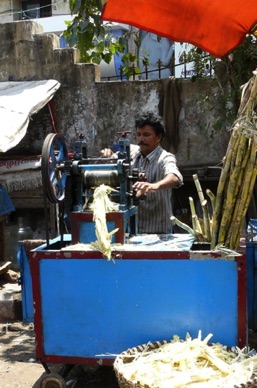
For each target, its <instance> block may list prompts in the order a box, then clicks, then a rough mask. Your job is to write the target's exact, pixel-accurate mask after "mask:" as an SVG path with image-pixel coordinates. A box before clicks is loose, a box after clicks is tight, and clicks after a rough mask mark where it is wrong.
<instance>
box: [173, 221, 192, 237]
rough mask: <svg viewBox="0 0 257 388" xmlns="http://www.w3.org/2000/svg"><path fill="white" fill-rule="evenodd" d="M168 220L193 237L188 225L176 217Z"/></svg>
mask: <svg viewBox="0 0 257 388" xmlns="http://www.w3.org/2000/svg"><path fill="white" fill-rule="evenodd" d="M170 220H171V221H172V222H175V224H176V225H178V226H179V227H180V228H182V229H184V230H186V231H187V232H188V233H190V234H192V235H193V236H195V232H194V230H193V229H192V228H190V226H189V225H187V224H185V223H184V222H182V221H180V220H179V219H178V218H177V217H175V216H171V217H170Z"/></svg>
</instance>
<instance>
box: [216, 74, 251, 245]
mask: <svg viewBox="0 0 257 388" xmlns="http://www.w3.org/2000/svg"><path fill="white" fill-rule="evenodd" d="M256 74H257V73H256V72H254V76H253V77H252V78H251V79H250V80H249V81H248V83H247V84H245V85H244V86H243V90H242V97H241V104H240V108H239V111H238V118H237V120H236V121H235V123H234V125H233V127H232V133H231V137H230V141H229V144H228V148H227V152H226V155H225V159H224V164H223V168H222V171H221V176H220V179H219V183H218V188H217V194H216V201H215V207H214V214H213V225H212V240H211V248H212V249H213V248H215V247H216V246H220V245H223V246H224V247H226V248H228V249H231V250H237V249H238V246H239V243H240V237H241V235H242V229H243V224H244V220H245V216H246V212H247V209H248V207H249V203H250V200H251V197H252V193H253V188H254V184H255V180H256V174H257V158H256V152H257V126H256V119H257V117H256V113H255V108H256V105H257V78H256Z"/></svg>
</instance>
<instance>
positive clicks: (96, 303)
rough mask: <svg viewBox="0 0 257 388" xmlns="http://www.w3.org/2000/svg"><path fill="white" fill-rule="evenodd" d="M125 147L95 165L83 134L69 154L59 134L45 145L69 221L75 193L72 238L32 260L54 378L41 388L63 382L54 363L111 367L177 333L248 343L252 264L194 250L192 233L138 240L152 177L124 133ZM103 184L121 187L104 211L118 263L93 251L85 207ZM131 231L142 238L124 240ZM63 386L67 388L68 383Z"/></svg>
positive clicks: (40, 326)
mask: <svg viewBox="0 0 257 388" xmlns="http://www.w3.org/2000/svg"><path fill="white" fill-rule="evenodd" d="M119 149H120V150H119V152H118V158H117V159H105V160H103V159H101V158H96V159H93V158H88V156H87V147H86V144H85V142H84V139H83V138H82V137H81V138H80V139H78V140H77V142H76V147H75V152H74V154H72V155H71V157H70V156H69V155H68V152H67V150H66V146H65V142H64V140H63V138H62V137H61V136H60V135H58V134H49V135H48V136H47V137H46V140H45V142H44V146H43V150H42V177H43V189H44V194H45V195H44V198H46V200H47V199H49V200H50V201H51V202H53V203H59V207H62V206H63V208H64V210H63V212H62V211H61V213H63V214H62V217H63V219H64V218H65V217H64V215H65V214H66V209H65V206H67V203H66V199H67V197H69V195H70V194H69V191H70V192H72V194H73V196H72V198H73V200H72V210H71V212H70V220H71V234H70V233H68V234H65V233H63V234H62V233H61V234H60V235H59V236H58V237H56V238H54V239H53V240H51V242H50V244H49V241H47V243H46V244H43V245H41V246H39V247H37V248H35V249H33V250H31V251H30V254H29V256H30V259H29V263H30V271H31V279H32V288H33V307H32V309H33V313H34V327H35V335H36V357H37V359H38V360H40V361H41V362H42V364H43V366H44V367H45V369H46V371H47V375H46V377H45V379H46V380H44V383H45V385H42V386H43V387H46V382H47V383H49V382H53V381H54V382H56V379H57V377H56V375H54V376H52V375H51V373H50V371H49V368H48V366H47V364H48V363H57V364H66V365H74V364H83V363H86V364H95V363H98V364H99V365H103V364H106V365H110V364H112V362H113V359H114V357H115V355H116V354H119V353H121V352H122V351H124V350H126V349H128V348H131V347H133V346H137V345H140V344H145V343H149V341H152V342H153V341H158V340H163V339H170V338H171V336H172V335H174V334H176V335H179V336H180V337H181V338H184V337H185V335H186V333H187V332H189V333H190V334H191V336H193V337H196V336H197V335H198V332H199V330H201V331H202V333H203V336H207V335H208V334H209V333H213V334H214V337H213V341H214V342H220V343H223V344H226V345H228V346H235V345H239V346H244V345H245V344H246V342H247V327H246V264H245V257H244V256H237V255H236V256H235V257H229V258H228V257H227V255H225V254H223V253H222V252H211V251H208V252H198V251H192V250H191V248H190V247H191V244H192V239H191V237H192V236H190V235H189V234H186V235H183V234H177V235H176V234H175V235H172V234H171V235H160V236H159V235H140V234H139V235H136V234H137V203H138V201H139V199H138V198H136V195H135V193H134V192H133V190H132V186H133V182H134V181H136V180H138V179H141V178H142V179H145V177H141V176H139V174H138V171H137V170H135V171H131V165H130V152H129V141H128V139H127V137H126V134H121V138H120V140H119ZM99 184H107V185H109V186H111V187H113V188H115V190H116V191H115V192H113V194H112V200H113V201H114V202H116V203H118V205H119V210H118V211H117V212H113V214H112V212H111V213H110V214H109V213H107V227H108V230H112V229H114V228H117V227H118V228H119V232H120V234H118V233H119V232H118V233H116V234H115V237H116V242H120V244H117V246H116V247H115V249H113V255H112V260H106V259H105V258H103V255H102V253H101V252H100V251H98V250H96V249H93V248H92V247H91V244H87V243H92V242H94V241H95V239H96V238H95V235H94V236H93V233H94V223H93V218H92V211H89V210H87V208H86V207H85V203H86V202H87V201H88V200H91V199H92V192H93V189H94V187H96V186H97V185H99ZM68 210H69V209H68ZM67 213H69V212H68V211H67ZM108 217H110V218H108ZM62 224H64V222H62ZM127 234H128V235H130V236H131V235H133V234H135V236H132V237H129V238H128V240H127ZM62 236H63V241H62ZM132 241H133V242H132ZM71 242H73V243H74V244H71ZM124 242H125V243H124ZM77 243H78V244H77ZM80 243H85V244H86V245H84V244H80ZM58 384H59V385H55V386H56V387H61V388H64V387H65V386H66V385H65V382H64V381H63V379H62V378H61V377H60V378H59V379H58Z"/></svg>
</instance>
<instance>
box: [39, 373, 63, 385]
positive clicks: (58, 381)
mask: <svg viewBox="0 0 257 388" xmlns="http://www.w3.org/2000/svg"><path fill="white" fill-rule="evenodd" d="M65 387H66V383H65V380H64V378H63V377H62V376H61V375H59V374H58V373H50V374H48V375H47V376H45V377H43V379H42V380H41V382H40V388H65Z"/></svg>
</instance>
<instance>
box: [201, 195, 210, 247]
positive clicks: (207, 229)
mask: <svg viewBox="0 0 257 388" xmlns="http://www.w3.org/2000/svg"><path fill="white" fill-rule="evenodd" d="M202 209H203V223H204V231H205V235H206V239H207V241H208V242H210V241H211V228H210V216H209V212H208V202H207V200H206V199H205V200H204V201H203V202H202Z"/></svg>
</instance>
